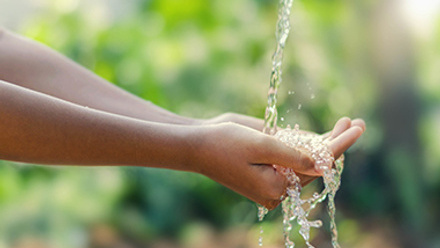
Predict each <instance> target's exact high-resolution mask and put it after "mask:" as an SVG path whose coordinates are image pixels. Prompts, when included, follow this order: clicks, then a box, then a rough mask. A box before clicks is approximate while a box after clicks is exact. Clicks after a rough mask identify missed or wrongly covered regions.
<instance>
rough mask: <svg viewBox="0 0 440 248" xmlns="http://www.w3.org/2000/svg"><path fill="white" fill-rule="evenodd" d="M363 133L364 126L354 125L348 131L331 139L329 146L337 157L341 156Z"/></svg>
mask: <svg viewBox="0 0 440 248" xmlns="http://www.w3.org/2000/svg"><path fill="white" fill-rule="evenodd" d="M362 133H363V130H362V128H360V127H358V126H354V127H350V128H349V129H348V130H347V131H345V132H343V133H342V134H341V135H339V136H338V137H336V138H335V139H333V140H332V141H330V143H329V147H330V150H331V151H332V152H333V154H334V156H335V158H339V156H341V155H342V153H344V151H345V150H347V149H348V148H349V147H350V146H351V145H353V144H354V143H355V142H356V140H357V139H358V138H359V137H360V136H361V135H362Z"/></svg>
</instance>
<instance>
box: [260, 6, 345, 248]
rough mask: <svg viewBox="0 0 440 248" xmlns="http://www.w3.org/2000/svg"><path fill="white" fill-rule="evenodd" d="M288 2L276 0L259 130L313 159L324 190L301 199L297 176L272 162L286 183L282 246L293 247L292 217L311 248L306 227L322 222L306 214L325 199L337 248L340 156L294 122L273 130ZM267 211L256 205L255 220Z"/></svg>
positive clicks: (322, 139) (342, 164) (287, 33)
mask: <svg viewBox="0 0 440 248" xmlns="http://www.w3.org/2000/svg"><path fill="white" fill-rule="evenodd" d="M292 4H293V0H280V3H279V10H278V21H277V25H276V41H277V45H276V49H275V52H274V54H273V56H272V71H271V75H270V87H269V92H268V101H267V108H266V112H265V125H264V129H263V132H264V133H266V134H269V135H274V136H275V137H276V138H277V139H279V140H280V141H282V142H283V143H285V144H286V145H287V146H289V147H291V148H292V149H297V150H300V151H301V152H304V153H306V154H308V155H309V156H311V157H312V158H313V159H314V160H315V166H316V169H317V170H319V171H322V172H323V173H322V174H323V176H322V178H323V182H324V189H323V190H322V191H321V193H318V192H315V193H314V194H313V195H312V196H311V197H310V198H307V199H302V198H301V190H302V185H301V180H300V178H299V177H298V175H297V174H296V173H295V172H294V171H293V170H292V169H289V168H284V167H281V166H276V165H275V168H276V169H277V170H278V171H279V172H280V173H282V174H283V175H285V176H286V178H287V180H288V182H289V186H288V187H287V190H286V192H287V197H286V198H285V199H284V200H283V202H282V209H283V210H282V212H283V226H284V231H283V234H284V243H285V247H286V248H293V247H295V244H294V242H293V241H291V239H290V233H291V230H292V225H293V222H294V221H295V220H296V222H297V224H298V225H299V226H300V230H299V233H300V235H301V236H302V237H303V238H304V240H305V243H306V245H307V247H308V248H313V245H312V244H311V243H310V229H311V228H312V227H313V228H319V227H321V226H322V221H321V220H309V219H308V217H309V215H310V212H311V211H312V210H313V209H314V208H315V207H316V206H317V204H319V203H321V202H323V201H324V200H325V199H328V214H329V216H330V229H331V235H332V245H333V247H334V248H340V246H339V244H338V232H337V229H336V222H335V211H336V208H335V203H334V197H335V194H336V191H337V190H338V189H339V186H340V178H341V174H342V170H343V167H344V158H343V156H341V157H340V158H339V159H337V160H336V161H335V160H334V158H333V155H332V153H331V151H330V150H329V148H328V146H327V140H325V139H324V138H323V137H322V136H320V135H317V134H313V133H307V132H302V131H300V130H299V126H298V124H296V125H295V128H294V129H290V128H287V129H285V130H280V131H278V132H277V120H278V112H277V94H278V88H279V85H280V84H281V82H282V61H283V54H284V47H285V45H286V41H287V38H288V36H289V32H290V12H291V9H292ZM313 98H314V96H313ZM299 106H301V105H299ZM299 109H300V107H299ZM333 164H334V166H333ZM267 212H268V210H267V209H266V208H265V207H263V206H258V219H259V221H262V220H263V218H264V216H265V215H266V214H267ZM262 235H263V229H262V227H260V238H259V245H260V246H263V236H262Z"/></svg>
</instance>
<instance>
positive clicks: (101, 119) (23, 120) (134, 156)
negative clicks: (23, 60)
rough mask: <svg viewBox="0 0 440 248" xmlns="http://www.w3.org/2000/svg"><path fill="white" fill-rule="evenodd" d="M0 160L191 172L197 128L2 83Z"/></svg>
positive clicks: (0, 96)
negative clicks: (153, 120)
mask: <svg viewBox="0 0 440 248" xmlns="http://www.w3.org/2000/svg"><path fill="white" fill-rule="evenodd" d="M0 117H1V122H0V159H6V160H13V161H21V162H31V163H40V164H64V165H70V164H72V165H73V164H74V165H134V166H149V167H162V168H172V169H178V170H189V171H191V170H192V169H191V168H189V167H188V166H187V165H186V164H187V163H186V161H187V160H188V156H189V154H191V152H190V150H189V149H191V146H190V145H188V142H189V140H190V139H188V137H193V136H191V135H192V134H193V133H194V129H195V127H189V126H178V125H170V124H160V123H151V122H146V121H140V120H137V119H133V118H127V117H123V116H119V115H113V114H109V113H105V112H101V111H96V110H91V109H88V108H84V107H81V106H78V105H75V104H71V103H69V102H65V101H62V100H60V99H57V98H53V97H50V96H47V95H44V94H41V93H38V92H35V91H31V90H28V89H25V88H22V87H19V86H15V85H12V84H9V83H6V82H3V81H0Z"/></svg>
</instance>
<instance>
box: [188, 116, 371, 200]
mask: <svg viewBox="0 0 440 248" xmlns="http://www.w3.org/2000/svg"><path fill="white" fill-rule="evenodd" d="M350 122H351V121H350ZM337 127H338V128H339V127H340V125H337ZM341 130H342V129H341ZM341 130H339V129H338V130H336V129H335V130H334V131H333V133H334V134H335V135H336V136H335V137H336V138H334V140H335V141H332V147H333V148H332V149H334V150H332V151H333V152H334V153H335V154H342V152H343V151H344V150H345V149H347V148H348V147H349V146H351V145H352V144H353V143H354V142H355V140H356V139H357V138H358V137H359V136H360V135H361V134H362V132H363V130H362V129H361V128H360V127H353V129H351V130H350V129H348V130H347V129H346V130H342V133H341ZM333 133H332V134H331V135H333ZM193 144H195V147H196V149H195V156H193V159H192V161H190V162H192V163H193V168H195V169H194V170H195V171H196V172H198V173H201V174H203V175H206V176H208V177H210V178H212V179H213V180H215V181H217V182H219V183H221V184H223V185H225V186H227V187H229V188H231V189H232V190H234V191H236V192H238V193H240V194H242V195H244V196H246V197H247V198H249V199H251V200H253V201H255V202H257V203H260V204H262V205H264V206H266V207H267V208H269V209H273V208H275V207H276V206H277V205H278V204H279V203H280V199H281V197H282V196H283V195H284V193H285V189H286V186H287V181H286V179H285V177H284V176H283V175H281V174H280V173H279V172H277V171H276V170H275V169H274V167H273V165H274V164H276V165H280V166H285V167H289V168H293V169H294V170H295V171H297V172H299V173H301V174H302V175H304V176H303V177H304V180H310V181H311V180H313V179H314V178H316V177H318V176H319V173H318V172H317V171H315V169H314V164H313V163H314V162H313V160H312V159H311V158H310V157H308V156H307V155H305V154H304V153H301V152H299V151H297V150H294V149H291V148H289V147H287V146H286V145H285V144H283V143H282V142H281V141H278V140H277V139H275V138H274V137H272V136H269V135H266V134H263V133H261V132H259V131H256V130H253V129H251V128H248V127H244V126H241V125H237V124H233V123H223V124H216V125H207V126H204V128H202V131H200V132H198V134H197V139H196V140H195V143H193ZM305 175H307V176H305Z"/></svg>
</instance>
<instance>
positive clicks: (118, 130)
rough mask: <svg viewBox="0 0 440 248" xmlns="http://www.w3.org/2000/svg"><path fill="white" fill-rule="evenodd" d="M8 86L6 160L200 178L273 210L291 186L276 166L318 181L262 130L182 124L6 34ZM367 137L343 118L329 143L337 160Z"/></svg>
mask: <svg viewBox="0 0 440 248" xmlns="http://www.w3.org/2000/svg"><path fill="white" fill-rule="evenodd" d="M0 79H2V80H3V81H0V116H2V121H1V122H0V159H5V160H13V161H21V162H30V163H39V164H61V165H118V166H119V165H120V166H123V165H133V166H146V167H157V168H168V169H175V170H182V171H191V172H196V173H200V174H203V175H205V176H208V177H210V178H212V179H213V180H215V181H217V182H219V183H221V184H223V185H225V186H227V187H229V188H231V189H232V190H234V191H236V192H238V193H240V194H242V195H244V196H246V197H248V198H249V199H251V200H253V201H255V202H258V203H260V204H262V205H265V206H267V207H269V208H274V207H275V206H276V205H278V204H279V199H280V197H281V196H283V195H284V190H285V187H286V185H287V182H286V180H285V178H284V177H283V176H282V175H280V174H279V173H278V172H277V171H275V170H274V169H273V166H272V165H273V164H277V165H281V166H286V167H290V168H293V169H294V170H295V171H297V172H298V173H300V175H301V177H302V178H303V180H304V184H306V183H308V182H310V181H311V180H313V179H314V178H316V177H317V176H319V173H318V172H316V171H315V170H314V169H313V168H314V166H313V161H312V160H311V159H310V158H309V157H308V156H306V155H304V154H302V153H301V152H299V151H296V150H294V149H291V148H288V147H287V146H285V145H284V144H283V143H281V142H280V141H278V140H276V139H275V138H273V137H271V136H268V135H265V134H263V133H261V132H260V131H259V130H262V125H263V122H262V120H259V119H256V118H253V117H248V116H244V115H238V114H224V115H221V116H219V117H215V118H213V119H209V120H197V119H191V118H186V117H182V116H178V115H175V114H173V113H171V112H168V111H166V110H163V109H161V108H159V107H157V106H154V105H153V104H151V103H149V102H146V101H144V100H142V99H140V98H138V97H136V96H133V95H131V94H129V93H127V92H125V91H123V90H121V89H119V88H117V87H115V86H114V85H112V84H110V83H108V82H106V81H105V80H104V79H102V78H99V77H98V76H96V75H94V74H93V73H91V72H90V71H88V70H86V69H84V68H82V67H80V66H79V65H77V64H75V63H74V62H72V61H71V60H69V59H67V58H66V57H64V56H62V55H60V54H58V53H56V52H54V51H52V50H50V49H49V48H47V47H45V46H42V45H40V44H37V43H35V42H33V41H30V40H27V39H24V38H21V37H19V36H17V35H14V34H12V33H10V32H4V31H3V32H2V31H0ZM84 106H88V107H90V108H86V107H84ZM364 130H365V124H364V123H363V121H362V120H353V121H351V120H350V119H349V118H342V119H341V120H340V121H338V123H337V124H336V125H335V128H334V129H333V131H332V133H331V134H330V138H331V142H330V148H331V149H332V152H333V153H334V154H335V155H340V154H342V153H343V152H344V151H345V150H346V149H347V148H348V147H350V146H351V145H352V144H353V143H354V142H355V141H356V139H357V138H359V136H360V135H361V134H362V132H363V131H364Z"/></svg>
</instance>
